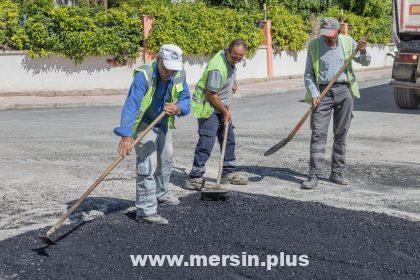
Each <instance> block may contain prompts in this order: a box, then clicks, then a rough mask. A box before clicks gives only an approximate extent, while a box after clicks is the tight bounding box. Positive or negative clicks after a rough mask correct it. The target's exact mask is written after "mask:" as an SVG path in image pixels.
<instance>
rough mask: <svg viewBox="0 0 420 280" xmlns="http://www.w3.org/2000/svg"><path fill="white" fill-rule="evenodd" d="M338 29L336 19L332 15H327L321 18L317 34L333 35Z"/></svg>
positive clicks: (338, 24)
mask: <svg viewBox="0 0 420 280" xmlns="http://www.w3.org/2000/svg"><path fill="white" fill-rule="evenodd" d="M339 30H340V23H339V22H338V20H337V19H335V18H332V17H327V18H323V19H322V20H321V30H320V31H319V35H321V36H328V37H334V36H336V35H337V34H338V31H339Z"/></svg>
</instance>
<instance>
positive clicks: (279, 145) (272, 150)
mask: <svg viewBox="0 0 420 280" xmlns="http://www.w3.org/2000/svg"><path fill="white" fill-rule="evenodd" d="M369 35H370V34H368V35H366V36H365V37H364V38H363V39H362V40H367V38H368V37H369ZM358 52H359V50H358V49H356V50H354V51H353V53H352V54H351V55H350V57H349V58H347V60H346V61H345V62H344V65H343V66H342V67H341V68H340V70H338V72H337V73H336V74H335V76H334V77H333V78H332V79H331V81H330V82H329V83H328V85H327V86H326V87H325V89H324V90H323V91H322V93H321V95H320V97H319V100H320V101H322V99H323V98H324V97H325V96H326V95H327V94H328V91H329V90H330V89H331V87H332V86H333V85H334V83H335V82H336V81H337V79H338V78H339V77H340V76H341V74H343V72H344V71H345V70H346V68H347V67H348V66H349V65H350V63H351V61H352V60H353V58H354V57H355V56H356V54H357V53H358ZM312 110H313V108H312V107H311V108H309V109H308V110H307V111H306V113H305V115H303V117H302V118H301V119H300V120H299V122H298V123H297V125H296V126H295V127H294V128H293V130H292V131H291V132H290V133H289V135H288V136H287V137H286V138H284V139H283V140H281V141H280V142H279V143H277V144H275V145H274V146H272V147H271V148H270V149H268V150H267V151H266V152H265V153H264V156H269V155H272V154H274V153H275V152H277V151H278V150H280V149H281V148H283V147H284V146H286V145H287V143H289V142H290V141H292V139H293V137H295V134H296V133H297V132H298V130H299V129H300V128H301V127H302V125H303V124H304V123H305V121H306V119H307V118H308V117H309V116H310V115H311V113H312Z"/></svg>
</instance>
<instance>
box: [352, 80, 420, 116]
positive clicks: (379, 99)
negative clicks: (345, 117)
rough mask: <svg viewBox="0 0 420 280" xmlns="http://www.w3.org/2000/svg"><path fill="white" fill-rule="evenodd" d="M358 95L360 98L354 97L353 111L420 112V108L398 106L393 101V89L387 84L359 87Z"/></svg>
mask: <svg viewBox="0 0 420 280" xmlns="http://www.w3.org/2000/svg"><path fill="white" fill-rule="evenodd" d="M360 96H361V98H360V99H356V101H355V103H354V111H362V112H363V111H366V112H382V113H397V114H420V108H417V109H415V110H406V109H400V108H398V106H397V105H396V104H395V102H394V93H393V89H392V87H391V86H390V85H389V84H384V85H379V86H373V87H368V88H364V89H361V90H360Z"/></svg>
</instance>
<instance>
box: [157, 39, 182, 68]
mask: <svg viewBox="0 0 420 280" xmlns="http://www.w3.org/2000/svg"><path fill="white" fill-rule="evenodd" d="M159 57H160V58H161V59H162V61H163V65H164V66H165V68H166V69H168V70H176V71H181V70H182V50H181V48H180V47H178V46H176V45H172V44H166V45H163V46H162V47H160V49H159Z"/></svg>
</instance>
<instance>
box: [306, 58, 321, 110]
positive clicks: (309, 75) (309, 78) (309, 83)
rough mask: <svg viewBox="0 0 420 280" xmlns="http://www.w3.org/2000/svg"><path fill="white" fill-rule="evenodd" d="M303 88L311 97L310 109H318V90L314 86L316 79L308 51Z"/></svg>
mask: <svg viewBox="0 0 420 280" xmlns="http://www.w3.org/2000/svg"><path fill="white" fill-rule="evenodd" d="M304 80H305V87H306V89H307V90H308V91H309V92H310V93H311V95H312V107H313V108H314V109H315V108H316V107H318V105H319V103H320V101H319V90H318V86H317V84H316V77H315V70H314V67H313V63H312V56H311V52H310V51H309V50H308V54H307V56H306V66H305V74H304Z"/></svg>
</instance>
